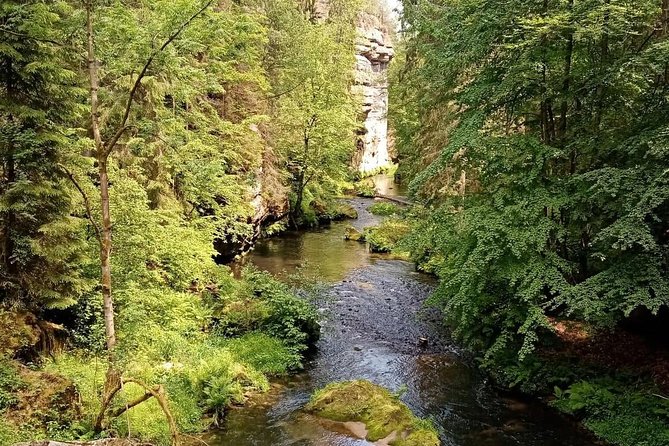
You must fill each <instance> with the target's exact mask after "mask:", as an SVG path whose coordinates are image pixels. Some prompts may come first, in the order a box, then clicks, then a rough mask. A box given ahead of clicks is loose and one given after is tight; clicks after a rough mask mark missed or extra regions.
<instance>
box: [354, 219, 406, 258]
mask: <svg viewBox="0 0 669 446" xmlns="http://www.w3.org/2000/svg"><path fill="white" fill-rule="evenodd" d="M410 230H411V227H410V226H409V224H408V223H407V222H405V221H403V220H399V219H389V220H386V221H384V222H382V223H381V224H380V225H379V226H376V227H372V228H365V231H364V235H365V240H367V243H368V244H369V250H370V251H371V252H391V251H393V250H394V249H395V247H396V245H397V243H398V242H399V241H400V240H401V239H402V238H404V237H405V236H406V235H407V234H408V233H409V231H410Z"/></svg>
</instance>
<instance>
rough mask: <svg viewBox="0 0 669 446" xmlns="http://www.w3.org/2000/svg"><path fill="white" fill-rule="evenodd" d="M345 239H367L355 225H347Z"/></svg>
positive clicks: (357, 240)
mask: <svg viewBox="0 0 669 446" xmlns="http://www.w3.org/2000/svg"><path fill="white" fill-rule="evenodd" d="M344 239H345V240H353V241H355V242H364V241H365V239H364V237H363V235H362V233H361V232H360V231H358V230H357V229H355V228H354V227H353V226H347V227H346V229H345V230H344Z"/></svg>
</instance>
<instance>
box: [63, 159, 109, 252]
mask: <svg viewBox="0 0 669 446" xmlns="http://www.w3.org/2000/svg"><path fill="white" fill-rule="evenodd" d="M58 167H60V168H61V169H62V170H63V172H65V174H66V175H67V177H68V178H69V179H70V181H71V182H72V184H74V187H76V188H77V190H78V191H79V193H80V194H81V197H82V198H83V199H84V206H85V207H86V216H87V217H88V221H90V222H91V225H92V226H93V229H94V230H95V236H96V237H97V239H98V240H100V237H101V235H100V226H99V225H98V223H97V222H96V221H95V219H94V218H93V212H92V211H91V203H90V201H89V200H88V195H86V192H85V191H84V189H83V188H82V187H81V185H79V182H78V181H77V179H76V177H75V176H74V174H73V173H72V172H71V171H70V170H69V169H68V168H67V167H65V166H64V165H62V164H60V163H59V164H58Z"/></svg>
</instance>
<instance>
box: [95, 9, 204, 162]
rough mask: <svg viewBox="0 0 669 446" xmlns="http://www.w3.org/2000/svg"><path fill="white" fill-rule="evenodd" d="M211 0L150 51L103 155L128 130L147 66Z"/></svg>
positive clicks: (110, 149) (107, 153) (109, 150)
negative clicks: (131, 110)
mask: <svg viewBox="0 0 669 446" xmlns="http://www.w3.org/2000/svg"><path fill="white" fill-rule="evenodd" d="M213 2H214V0H208V1H207V2H206V3H205V4H204V6H202V7H201V8H200V9H199V10H198V11H197V12H196V13H195V14H193V15H192V16H190V18H189V19H188V20H186V21H185V22H183V23H182V24H181V26H180V27H179V28H178V29H177V30H176V31H174V32H173V33H172V34H171V35H170V36H169V37H168V38H167V40H165V42H163V44H162V45H161V46H160V48H158V49H157V50H155V51H153V53H151V55H150V56H149V58H148V59H147V60H146V63H145V64H144V66H143V67H142V70H141V71H140V72H139V75H138V76H137V79H136V80H135V83H134V84H133V86H132V89H131V90H130V94H129V95H128V102H127V103H126V105H125V112H124V113H123V118H122V119H121V123H120V124H119V127H118V130H117V131H116V133H115V134H114V136H112V138H111V139H110V140H109V141H108V142H107V144H105V148H104V155H105V156H106V155H109V153H111V151H112V150H114V147H115V146H116V143H117V142H118V140H119V139H120V138H121V136H123V133H124V132H125V131H126V130H128V126H127V125H126V123H127V122H128V118H129V117H130V109H131V108H132V103H133V102H134V100H135V95H136V94H137V89H138V88H139V85H140V84H141V82H142V79H144V77H145V76H146V73H147V71H148V70H149V67H150V66H151V64H152V63H153V59H155V57H156V56H157V55H158V54H159V53H161V52H162V51H164V50H165V48H167V47H168V46H169V45H170V43H172V42H173V41H174V39H176V38H177V37H179V35H180V34H181V33H182V32H183V30H184V29H186V27H187V26H188V25H190V23H191V22H192V21H193V20H195V19H196V18H197V17H198V16H199V15H201V14H202V13H203V12H204V11H205V10H206V9H207V8H209V6H210V5H211V4H212V3H213Z"/></svg>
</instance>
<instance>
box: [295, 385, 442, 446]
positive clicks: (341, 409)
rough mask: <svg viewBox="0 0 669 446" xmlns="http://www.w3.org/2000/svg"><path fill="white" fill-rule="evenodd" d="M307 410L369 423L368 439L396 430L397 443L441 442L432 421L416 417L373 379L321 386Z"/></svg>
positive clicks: (410, 445) (428, 444)
mask: <svg viewBox="0 0 669 446" xmlns="http://www.w3.org/2000/svg"><path fill="white" fill-rule="evenodd" d="M306 410H307V411H308V412H310V413H312V414H314V415H317V416H320V417H323V418H327V419H329V420H334V421H340V422H346V421H357V422H362V423H364V424H365V426H366V428H367V430H368V433H367V440H368V441H371V442H373V441H377V440H380V439H382V438H386V437H388V436H389V435H391V434H392V433H393V432H395V433H397V434H398V439H397V440H395V441H393V442H392V443H391V444H393V445H394V446H438V445H439V444H440V443H439V437H438V436H437V432H436V430H435V429H434V427H433V426H432V424H431V423H430V422H428V421H426V420H422V419H420V418H418V417H416V416H415V415H414V414H413V413H412V412H411V410H409V408H408V407H407V406H406V405H405V404H404V403H402V402H401V401H400V400H399V398H398V397H397V396H396V395H393V394H392V393H390V391H388V390H387V389H384V388H383V387H380V386H377V385H375V384H372V383H371V382H369V381H348V382H342V383H332V384H329V385H328V386H326V387H325V388H323V389H321V390H318V391H317V392H316V393H314V395H313V396H312V398H311V401H310V402H309V404H308V405H307V407H306Z"/></svg>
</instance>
